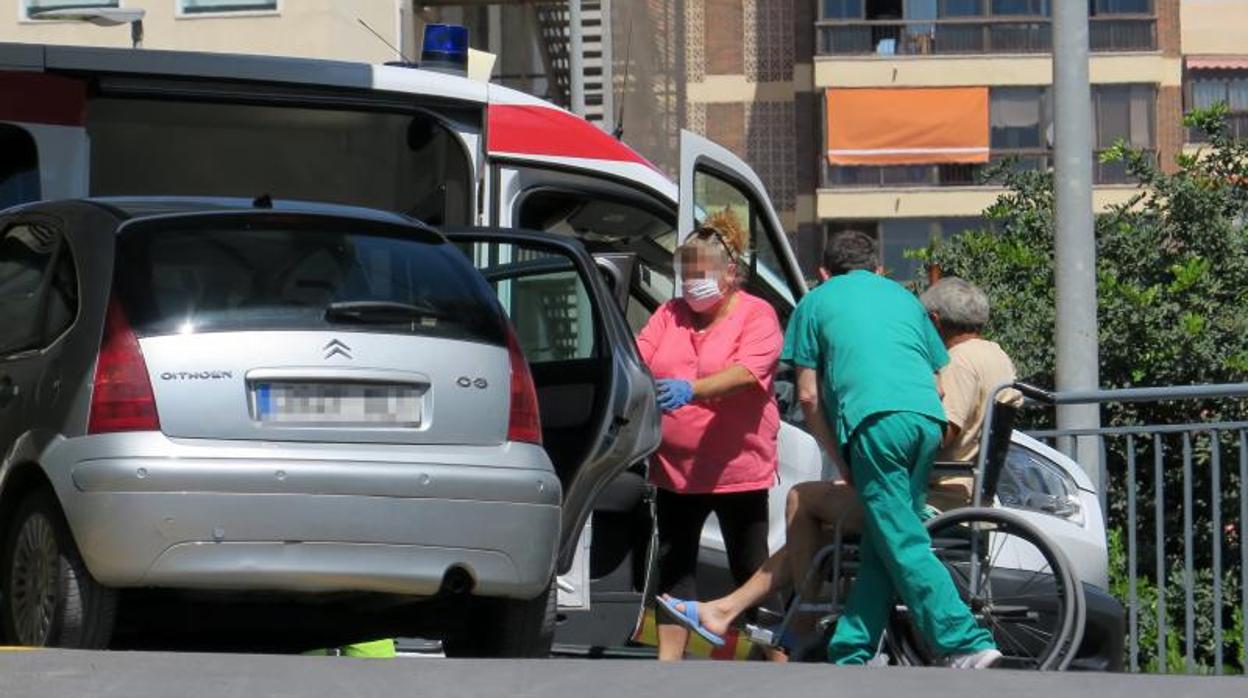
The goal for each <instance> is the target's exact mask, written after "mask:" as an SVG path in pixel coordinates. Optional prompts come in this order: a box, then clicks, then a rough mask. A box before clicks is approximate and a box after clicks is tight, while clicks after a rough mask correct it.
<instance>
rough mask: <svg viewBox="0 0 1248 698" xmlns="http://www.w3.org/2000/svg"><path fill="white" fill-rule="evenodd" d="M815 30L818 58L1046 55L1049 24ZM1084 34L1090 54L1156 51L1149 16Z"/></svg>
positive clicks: (901, 24) (880, 23)
mask: <svg viewBox="0 0 1248 698" xmlns="http://www.w3.org/2000/svg"><path fill="white" fill-rule="evenodd" d="M815 26H816V31H817V32H818V38H819V45H818V50H819V55H823V56H867V55H884V56H939V55H967V54H971V55H974V54H993V53H1048V52H1049V51H1051V50H1052V48H1053V36H1052V22H1051V21H1050V20H1049V19H1048V18H1046V17H1036V18H1034V19H1033V18H1021V19H1020V18H1013V17H1010V18H984V17H974V18H956V19H954V18H950V19H934V20H933V19H926V20H820V21H818V22H816V23H815ZM1088 31H1089V35H1088V41H1089V44H1090V48H1091V50H1093V51H1101V52H1114V51H1154V50H1156V49H1157V19H1156V18H1155V17H1153V16H1151V15H1116V16H1114V17H1094V18H1091V19H1090V21H1089V28H1088Z"/></svg>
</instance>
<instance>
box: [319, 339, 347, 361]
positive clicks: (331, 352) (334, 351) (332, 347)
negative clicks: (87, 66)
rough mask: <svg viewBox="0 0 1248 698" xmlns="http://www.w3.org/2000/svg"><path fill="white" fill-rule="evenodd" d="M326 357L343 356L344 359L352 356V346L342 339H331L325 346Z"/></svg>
mask: <svg viewBox="0 0 1248 698" xmlns="http://www.w3.org/2000/svg"><path fill="white" fill-rule="evenodd" d="M324 352H325V358H326V359H332V358H334V357H335V356H341V357H342V358H344V359H350V358H351V347H349V346H347V345H346V344H344V343H343V342H342V340H340V339H333V340H330V342H329V344H326V345H325V348H324Z"/></svg>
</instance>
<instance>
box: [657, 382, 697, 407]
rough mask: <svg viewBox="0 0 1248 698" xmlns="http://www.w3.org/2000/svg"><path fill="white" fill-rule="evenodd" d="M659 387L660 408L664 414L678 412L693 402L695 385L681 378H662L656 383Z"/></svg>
mask: <svg viewBox="0 0 1248 698" xmlns="http://www.w3.org/2000/svg"><path fill="white" fill-rule="evenodd" d="M655 383H656V385H658V387H659V407H662V408H663V411H664V412H672V411H674V410H678V409H680V408H682V407H684V406H685V405H688V404H689V403H690V402H692V401H693V383H690V382H689V381H687V380H681V379H680V378H660V379H659V380H657V381H655Z"/></svg>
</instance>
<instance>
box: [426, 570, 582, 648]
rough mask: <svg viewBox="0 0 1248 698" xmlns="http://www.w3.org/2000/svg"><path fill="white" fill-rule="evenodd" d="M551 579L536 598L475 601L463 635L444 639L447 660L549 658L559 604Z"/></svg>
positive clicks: (470, 609)
mask: <svg viewBox="0 0 1248 698" xmlns="http://www.w3.org/2000/svg"><path fill="white" fill-rule="evenodd" d="M558 597H559V594H558V592H557V591H556V586H555V580H554V578H553V577H552V578H551V580H550V584H549V585H548V586H547V587H546V589H545V591H543V592H542V593H541V594H540V595H538V596H537V597H536V598H533V599H528V600H523V599H477V600H474V602H473V604H472V605H471V606H470V607H469V608H468V614H467V616H468V618H467V623H466V624H465V628H464V632H462V633H461V634H459V635H457V636H455V637H451V638H447V640H446V642H445V643H444V648H445V650H446V655H447V656H448V657H493V658H532V659H535V658H542V657H548V656H550V647H551V644H552V643H553V642H554V638H555V612H556V610H557V609H556V607H557V605H558V601H559V598H558Z"/></svg>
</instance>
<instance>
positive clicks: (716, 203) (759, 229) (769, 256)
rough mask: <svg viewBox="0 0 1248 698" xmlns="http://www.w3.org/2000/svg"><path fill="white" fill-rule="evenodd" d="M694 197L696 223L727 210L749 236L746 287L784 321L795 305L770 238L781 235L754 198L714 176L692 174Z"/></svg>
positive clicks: (702, 173)
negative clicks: (770, 223) (761, 298)
mask: <svg viewBox="0 0 1248 698" xmlns="http://www.w3.org/2000/svg"><path fill="white" fill-rule="evenodd" d="M693 195H694V205H695V210H696V213H695V216H696V217H697V219H698V220H697V222H699V223H700V222H701V221H702V220H703V219H705V218H706V216H708V215H710V214H713V213H718V212H721V211H728V212H731V213H732V214H733V215H734V216H736V218H737V220H738V221H739V222H740V223H741V225H742V226H743V227H745V229H746V232H747V233H748V235H749V252H748V255H747V259H746V266H747V275H746V284H747V287H748V288H749V289H750V290H751V291H753V292H755V293H758V294H760V295H762V296H763V297H764V298H766V299H767V300H768V301H770V302H771V304H772V305H773V306H775V307H776V310H777V312H778V313H780V316H781V319H782V320H785V319H787V315H788V312H787V310H788V309H790V308H792V307H793V306H794V305H795V304H796V297H795V295H794V293H793V289H791V288H789V285H788V283H787V282H786V281H785V273H784V266H783V263H782V261H781V259H782V258H781V256H780V251H779V250H778V249H777V248H776V241H775V240H774V239H773V238H774V237H775V236H783V235H784V232H783V231H772V230H769V226H768V225H767V224H766V223H765V221H764V219H763V217H762V211H761V210H760V208H759V206H758V205H757V203H756V202H755V201H754V199H753V197H751V196H750V195H748V194H747V193H746V191H745V189H743V188H742V187H739V186H738V185H737V184H736V183H734V182H731V181H728V180H727V179H724V178H722V177H720V176H719V175H717V174H712V173H710V172H704V171H702V170H696V171H694V173H693Z"/></svg>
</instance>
